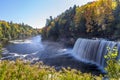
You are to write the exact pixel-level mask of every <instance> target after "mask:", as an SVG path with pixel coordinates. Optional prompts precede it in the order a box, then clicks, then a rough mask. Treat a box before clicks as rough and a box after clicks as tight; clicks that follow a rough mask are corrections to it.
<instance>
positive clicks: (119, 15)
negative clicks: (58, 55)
mask: <svg viewBox="0 0 120 80" xmlns="http://www.w3.org/2000/svg"><path fill="white" fill-rule="evenodd" d="M42 36H43V38H44V39H52V40H60V39H68V40H70V39H71V38H72V39H74V40H76V39H77V38H78V37H87V38H93V37H97V38H109V39H117V38H120V2H119V0H96V1H93V2H89V3H87V4H86V5H83V6H81V7H79V6H76V5H75V6H74V7H70V8H69V9H68V10H66V11H65V12H64V13H62V14H61V15H58V16H57V17H56V18H52V16H50V19H47V20H46V26H45V27H44V28H43V29H42Z"/></svg>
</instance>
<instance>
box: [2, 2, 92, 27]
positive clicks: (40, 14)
mask: <svg viewBox="0 0 120 80" xmlns="http://www.w3.org/2000/svg"><path fill="white" fill-rule="evenodd" d="M91 1H93V0H0V20H5V21H13V22H15V23H22V22H24V23H25V24H28V25H30V26H32V27H34V28H41V27H43V26H44V25H45V22H46V19H47V18H49V16H53V17H56V16H57V15H59V14H61V13H62V12H64V11H65V10H66V9H68V8H69V7H73V6H74V5H75V4H76V5H79V6H81V5H84V4H86V3H87V2H91Z"/></svg>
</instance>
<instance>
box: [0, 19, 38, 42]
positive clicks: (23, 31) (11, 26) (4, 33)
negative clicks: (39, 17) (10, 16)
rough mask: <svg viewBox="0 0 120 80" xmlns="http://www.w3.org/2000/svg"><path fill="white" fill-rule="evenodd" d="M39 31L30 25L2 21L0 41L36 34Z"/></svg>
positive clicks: (0, 23)
mask: <svg viewBox="0 0 120 80" xmlns="http://www.w3.org/2000/svg"><path fill="white" fill-rule="evenodd" d="M36 34H37V31H36V30H35V29H33V28H32V27H30V26H29V25H25V24H24V23H22V24H17V23H13V22H6V21H0V41H5V40H11V39H16V38H25V37H28V36H31V35H36Z"/></svg>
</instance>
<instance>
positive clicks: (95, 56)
mask: <svg viewBox="0 0 120 80" xmlns="http://www.w3.org/2000/svg"><path fill="white" fill-rule="evenodd" d="M116 45H117V46H118V49H119V51H120V43H117V42H113V41H107V40H92V39H82V38H79V39H78V40H77V41H76V43H75V45H74V48H73V52H72V53H73V55H74V56H75V57H76V58H77V59H79V60H83V61H86V62H92V63H95V64H97V65H99V66H102V67H104V66H105V59H104V56H105V55H106V54H107V47H110V48H111V49H112V48H114V46H116ZM118 57H119V58H120V55H119V56H118Z"/></svg>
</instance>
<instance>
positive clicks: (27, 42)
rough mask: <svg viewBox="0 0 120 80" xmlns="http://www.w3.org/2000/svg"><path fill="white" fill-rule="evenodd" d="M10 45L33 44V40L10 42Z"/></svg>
mask: <svg viewBox="0 0 120 80" xmlns="http://www.w3.org/2000/svg"><path fill="white" fill-rule="evenodd" d="M9 42H10V43H13V44H29V43H32V41H31V40H12V41H9Z"/></svg>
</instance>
